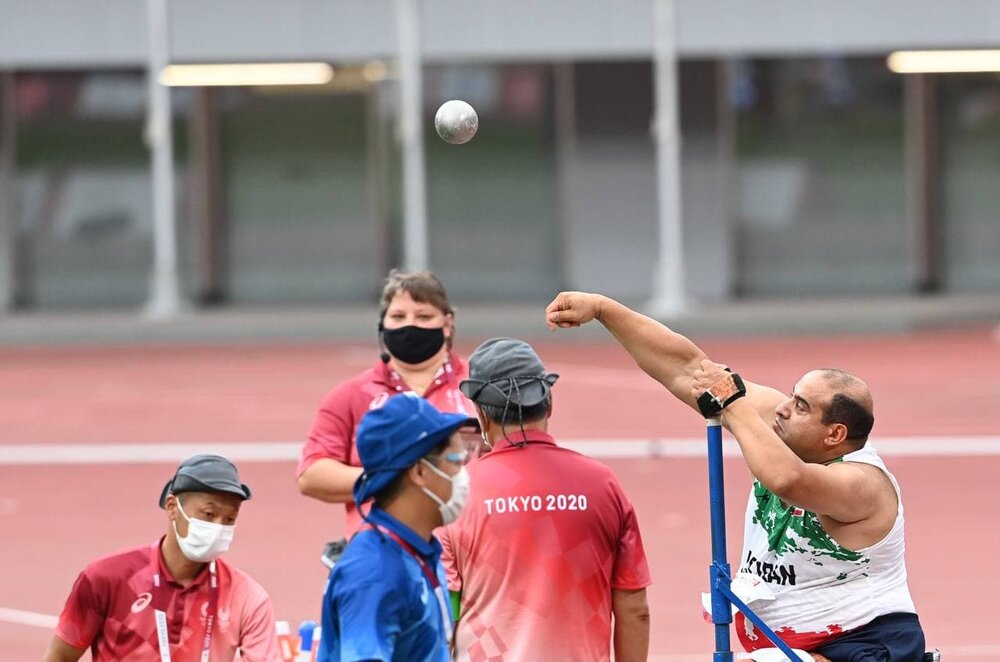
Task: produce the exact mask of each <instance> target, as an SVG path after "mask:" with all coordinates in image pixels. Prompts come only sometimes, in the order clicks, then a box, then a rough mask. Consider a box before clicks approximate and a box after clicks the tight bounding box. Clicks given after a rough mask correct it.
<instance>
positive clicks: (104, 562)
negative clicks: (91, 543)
mask: <svg viewBox="0 0 1000 662" xmlns="http://www.w3.org/2000/svg"><path fill="white" fill-rule="evenodd" d="M161 541H162V538H161V540H160V541H158V542H156V543H153V544H152V545H142V546H141V547H135V548H133V549H129V550H126V551H124V552H119V553H117V554H112V555H111V556H106V557H104V558H101V559H98V560H96V561H94V562H93V563H91V564H90V565H88V566H87V567H86V568H85V569H84V571H83V572H81V573H80V575H79V576H78V577H77V578H76V583H74V584H73V590H72V591H71V592H70V595H69V598H68V599H67V600H66V606H65V607H64V608H63V611H62V614H61V615H60V617H59V625H57V626H56V636H57V637H59V638H60V639H62V640H63V641H65V642H66V643H67V644H69V645H71V646H75V647H77V648H90V651H91V654H92V655H93V659H94V662H115V661H116V660H121V661H123V662H125V661H132V662H145V661H147V660H148V661H150V662H159V660H160V653H159V647H158V646H157V637H156V620H155V617H154V615H153V605H152V604H151V603H152V601H153V594H154V590H153V575H154V574H155V573H157V572H159V573H160V577H161V586H162V593H160V600H162V601H163V603H165V605H166V608H165V609H164V611H165V613H166V617H167V633H168V636H169V639H170V654H171V658H172V659H174V660H178V661H184V660H199V659H201V651H202V646H203V640H204V636H205V623H206V616H207V612H208V600H209V579H210V573H209V571H208V567H207V566H206V567H205V569H204V570H203V571H202V572H201V574H199V575H198V576H197V577H196V578H195V580H194V581H193V582H192V583H191V584H190V585H188V586H187V587H182V586H181V585H180V584H178V583H177V582H176V581H175V580H174V578H173V577H171V576H170V572H169V571H168V570H167V567H166V564H164V563H163V558H162V555H161V553H160V542H161ZM215 563H216V572H217V574H218V578H219V597H218V609H217V612H216V619H215V625H214V627H213V632H212V644H211V659H212V661H213V662H218V661H222V662H227V661H229V660H232V659H233V658H234V657H235V656H236V651H237V650H239V651H240V655H241V656H242V659H243V660H245V661H248V662H275V661H278V660H280V659H281V657H280V654H279V652H278V643H277V640H276V638H275V630H274V608H273V607H272V606H271V598H270V597H268V595H267V593H266V592H265V591H264V589H263V588H262V587H261V586H260V584H258V583H257V582H256V581H254V580H253V579H252V578H251V577H250V575H248V574H246V573H245V572H242V571H241V570H238V569H237V568H233V567H231V566H230V565H228V564H227V563H225V562H224V561H222V560H221V559H219V560H217V561H216V562H215Z"/></svg>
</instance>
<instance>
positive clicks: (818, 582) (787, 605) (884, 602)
mask: <svg viewBox="0 0 1000 662" xmlns="http://www.w3.org/2000/svg"><path fill="white" fill-rule="evenodd" d="M843 460H844V461H845V462H861V463H864V464H870V465H873V466H876V467H878V468H879V469H881V470H882V471H884V472H885V474H886V475H887V476H888V477H889V480H890V481H891V482H892V486H893V488H894V489H895V490H896V498H897V501H898V504H899V505H898V507H897V511H896V521H895V522H894V523H893V525H892V529H891V530H890V531H889V533H888V534H886V536H885V537H884V538H883V539H882V540H880V541H879V542H877V543H875V544H874V545H872V546H870V547H866V548H864V549H859V550H857V551H852V550H849V549H846V548H844V547H841V546H840V545H839V544H837V542H835V541H834V540H833V539H832V538H830V537H829V536H828V535H827V534H826V532H825V531H824V530H823V527H822V526H820V523H819V520H818V518H817V517H816V515H815V514H814V513H811V512H809V511H807V510H803V509H802V508H796V507H794V506H786V505H784V504H783V503H782V502H781V500H780V499H779V498H778V497H776V496H775V495H774V494H772V493H771V492H769V491H768V490H767V489H766V488H764V486H762V485H761V484H760V483H759V482H758V481H754V483H753V488H752V490H751V492H750V500H749V503H748V504H747V512H746V520H745V534H744V548H743V556H742V558H741V559H740V568H739V571H740V572H750V573H753V574H755V575H757V576H759V577H760V578H761V579H763V580H764V581H765V582H766V583H767V587H768V588H769V589H771V591H772V592H773V593H774V596H775V599H774V600H757V601H755V602H754V603H752V604H751V605H750V606H751V608H752V609H753V610H754V611H755V612H756V613H757V614H758V615H759V616H760V617H761V618H762V619H763V621H764V622H765V623H767V624H768V626H770V627H771V629H773V630H774V631H775V632H777V633H778V634H779V635H780V636H781V638H782V639H784V640H785V642H787V643H788V644H789V645H791V646H793V647H796V648H801V649H804V650H810V649H814V648H815V647H816V646H819V645H821V644H823V643H825V642H826V641H829V640H831V639H833V638H835V637H836V636H837V635H839V634H842V633H844V632H847V631H849V630H853V629H855V628H858V627H860V626H862V625H865V624H866V623H869V622H870V621H872V620H873V619H875V618H877V617H878V616H882V615H884V614H889V613H893V612H908V613H915V611H914V607H913V600H912V599H911V598H910V590H909V588H908V587H907V584H906V566H905V564H904V561H903V552H904V548H905V544H904V540H903V501H902V498H901V497H900V494H899V484H898V483H897V482H896V479H895V477H894V476H893V475H892V474H891V473H889V470H888V469H886V466H885V464H884V463H883V462H882V458H880V457H879V455H878V453H877V452H876V451H875V449H874V448H872V446H871V444H868V445H866V446H865V447H864V448H862V449H861V450H858V451H855V452H853V453H848V454H847V455H845V456H844V457H843ZM736 632H737V634H738V635H739V638H740V640H741V642H742V643H743V645H744V647H745V648H746V649H747V650H754V649H756V648H759V647H768V646H770V645H771V644H770V643H768V641H767V639H766V638H765V637H764V636H763V635H761V634H760V633H758V632H756V631H755V628H754V626H753V624H752V623H750V621H747V620H745V619H744V618H743V616H742V614H738V615H737V618H736Z"/></svg>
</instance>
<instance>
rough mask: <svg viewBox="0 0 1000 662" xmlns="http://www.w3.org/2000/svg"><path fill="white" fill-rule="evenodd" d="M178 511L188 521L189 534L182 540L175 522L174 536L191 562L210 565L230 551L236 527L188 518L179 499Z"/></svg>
mask: <svg viewBox="0 0 1000 662" xmlns="http://www.w3.org/2000/svg"><path fill="white" fill-rule="evenodd" d="M177 510H179V511H180V513H181V515H183V516H184V519H186V520H187V523H188V533H187V536H185V537H183V538H181V535H180V534H179V533H178V532H177V522H174V523H173V524H174V535H175V536H176V537H177V544H178V545H180V548H181V552H182V553H183V554H184V556H186V557H187V558H188V559H189V560H191V561H194V562H195V563H208V562H209V561H214V560H215V559H216V558H218V557H219V556H220V555H221V554H223V553H224V552H226V550H228V549H229V544H230V543H232V542H233V533H234V532H235V531H236V526H235V525H231V526H226V525H225V524H216V523H215V522H206V521H205V520H203V519H197V518H192V517H188V514H187V513H186V512H184V508H183V507H182V506H181V500H180V499H177Z"/></svg>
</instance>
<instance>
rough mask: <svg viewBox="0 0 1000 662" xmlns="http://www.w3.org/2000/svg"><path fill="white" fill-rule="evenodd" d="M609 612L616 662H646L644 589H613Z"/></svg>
mask: <svg viewBox="0 0 1000 662" xmlns="http://www.w3.org/2000/svg"><path fill="white" fill-rule="evenodd" d="M611 612H612V613H613V614H614V615H615V630H614V646H615V660H617V662H633V661H634V662H645V660H646V658H647V657H649V604H648V603H647V601H646V589H644V588H640V589H637V590H630V591H626V590H619V589H612V591H611Z"/></svg>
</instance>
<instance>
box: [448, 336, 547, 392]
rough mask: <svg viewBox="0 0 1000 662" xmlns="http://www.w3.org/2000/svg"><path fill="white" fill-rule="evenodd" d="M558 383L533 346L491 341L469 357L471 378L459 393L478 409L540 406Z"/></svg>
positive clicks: (463, 384)
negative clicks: (547, 370)
mask: <svg viewBox="0 0 1000 662" xmlns="http://www.w3.org/2000/svg"><path fill="white" fill-rule="evenodd" d="M557 379H559V375H557V374H555V373H546V372H545V366H544V365H542V360H541V359H540V358H538V354H536V353H535V350H534V349H532V347H531V345H529V344H528V343H526V342H524V341H523V340H517V339H515V338H491V339H489V340H487V341H486V342H484V343H483V344H481V345H480V346H479V347H477V348H476V351H474V352H473V353H472V356H470V357H469V378H468V379H465V380H462V382H461V383H460V384H459V385H458V387H459V389H460V390H461V391H462V393H463V394H464V395H465V397H467V398H469V399H470V400H472V401H473V402H475V403H476V404H479V405H492V406H495V407H507V406H511V405H513V406H515V407H516V406H519V405H520V406H522V407H531V406H534V405H537V404H539V403H541V402H542V401H543V400H545V397H546V396H547V395H548V394H549V391H551V389H552V385H553V384H555V383H556V380H557Z"/></svg>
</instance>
